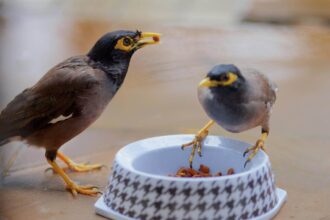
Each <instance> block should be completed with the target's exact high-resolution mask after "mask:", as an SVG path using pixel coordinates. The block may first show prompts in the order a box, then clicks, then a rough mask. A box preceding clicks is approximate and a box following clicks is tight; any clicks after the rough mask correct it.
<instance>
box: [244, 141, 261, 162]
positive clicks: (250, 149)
mask: <svg viewBox="0 0 330 220" xmlns="http://www.w3.org/2000/svg"><path fill="white" fill-rule="evenodd" d="M260 149H262V150H263V151H266V147H265V142H264V141H263V140H261V139H259V140H258V141H257V142H256V144H255V145H254V146H251V147H248V148H247V149H246V150H245V151H244V153H243V157H245V156H246V155H247V154H248V153H251V154H250V155H249V157H248V158H247V159H246V161H245V163H244V168H245V167H246V165H247V164H248V163H249V162H250V161H251V160H252V158H254V156H255V155H256V154H257V153H258V151H259V150H260Z"/></svg>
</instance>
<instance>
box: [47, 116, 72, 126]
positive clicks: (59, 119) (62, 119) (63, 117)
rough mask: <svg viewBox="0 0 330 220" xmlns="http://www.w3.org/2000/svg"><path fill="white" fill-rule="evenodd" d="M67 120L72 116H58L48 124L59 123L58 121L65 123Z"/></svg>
mask: <svg viewBox="0 0 330 220" xmlns="http://www.w3.org/2000/svg"><path fill="white" fill-rule="evenodd" d="M69 118H72V114H71V115H68V116H66V117H65V116H63V115H60V116H59V117H57V118H54V119H53V120H51V121H50V122H49V123H50V124H55V123H57V122H60V121H65V120H67V119H69Z"/></svg>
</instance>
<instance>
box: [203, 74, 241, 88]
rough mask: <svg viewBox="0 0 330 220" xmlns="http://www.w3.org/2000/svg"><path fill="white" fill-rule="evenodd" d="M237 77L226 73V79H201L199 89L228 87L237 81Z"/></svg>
mask: <svg viewBox="0 0 330 220" xmlns="http://www.w3.org/2000/svg"><path fill="white" fill-rule="evenodd" d="M237 78H238V77H237V75H236V74H234V73H231V72H228V73H227V75H226V77H224V78H223V79H219V80H211V79H210V78H209V77H207V78H205V79H203V80H202V81H201V82H200V83H199V86H200V87H216V86H230V85H231V84H233V83H234V82H235V81H236V80H237Z"/></svg>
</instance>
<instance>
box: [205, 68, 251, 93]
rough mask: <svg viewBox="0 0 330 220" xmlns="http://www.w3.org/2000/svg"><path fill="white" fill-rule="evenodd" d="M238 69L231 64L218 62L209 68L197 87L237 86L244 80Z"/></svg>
mask: <svg viewBox="0 0 330 220" xmlns="http://www.w3.org/2000/svg"><path fill="white" fill-rule="evenodd" d="M244 80H245V79H244V77H243V76H242V74H241V72H240V70H239V69H238V68H237V67H236V66H235V65H233V64H220V65H217V66H215V67H213V68H212V69H211V71H210V72H209V73H208V74H207V76H206V78H205V79H203V80H202V81H201V82H200V83H199V87H207V88H210V89H212V88H215V89H218V88H238V87H239V86H240V85H241V84H242V82H244Z"/></svg>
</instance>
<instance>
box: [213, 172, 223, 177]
mask: <svg viewBox="0 0 330 220" xmlns="http://www.w3.org/2000/svg"><path fill="white" fill-rule="evenodd" d="M214 176H222V173H221V172H217V173H216V174H214Z"/></svg>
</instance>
